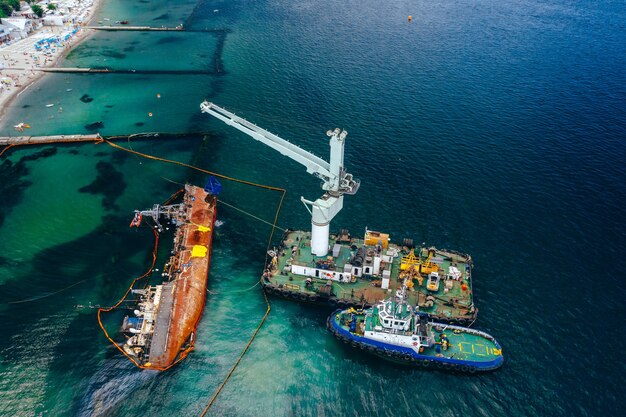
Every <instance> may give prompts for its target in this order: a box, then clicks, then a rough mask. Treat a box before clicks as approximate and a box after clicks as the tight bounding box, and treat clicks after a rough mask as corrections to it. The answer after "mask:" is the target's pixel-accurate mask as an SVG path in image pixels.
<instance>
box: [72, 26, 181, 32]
mask: <svg viewBox="0 0 626 417" xmlns="http://www.w3.org/2000/svg"><path fill="white" fill-rule="evenodd" d="M84 29H93V30H107V31H114V30H126V31H136V32H150V31H154V32H172V31H181V30H183V28H182V27H181V26H178V27H173V28H167V27H150V26H85V27H84Z"/></svg>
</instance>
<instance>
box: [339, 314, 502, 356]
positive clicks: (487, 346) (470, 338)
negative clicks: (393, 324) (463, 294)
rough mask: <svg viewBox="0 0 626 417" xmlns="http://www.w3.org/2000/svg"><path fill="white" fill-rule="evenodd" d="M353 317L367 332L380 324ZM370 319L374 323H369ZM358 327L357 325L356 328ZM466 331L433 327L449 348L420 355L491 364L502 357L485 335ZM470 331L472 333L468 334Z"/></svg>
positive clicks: (434, 333)
mask: <svg viewBox="0 0 626 417" xmlns="http://www.w3.org/2000/svg"><path fill="white" fill-rule="evenodd" d="M355 317H356V318H357V322H359V323H360V322H362V321H363V320H365V321H366V325H365V328H366V329H367V330H372V329H373V328H372V327H371V326H372V325H380V323H379V322H377V317H365V318H364V316H363V315H355ZM372 318H373V319H374V322H372V321H371V319H372ZM332 320H335V322H336V324H337V325H338V326H339V327H341V328H342V329H343V330H345V331H346V332H349V326H348V325H347V324H342V323H340V322H339V320H338V319H337V317H334V318H333V319H332ZM358 327H359V326H358V325H357V328H358ZM466 330H467V331H464V330H461V329H460V328H457V327H456V326H448V325H445V324H442V325H441V326H438V325H435V326H433V328H432V335H433V336H434V339H435V341H439V340H440V338H441V336H444V337H445V338H447V339H448V342H449V347H448V348H447V350H443V349H441V347H439V352H438V351H437V345H434V346H431V347H426V348H424V350H423V352H422V353H421V355H424V356H431V357H441V358H448V359H455V360H459V361H469V362H492V361H494V360H497V359H498V357H500V356H501V355H502V350H501V348H500V346H499V345H498V344H497V342H496V341H495V340H492V339H489V338H486V337H484V336H483V335H486V334H485V333H482V332H479V331H475V330H470V329H466ZM470 331H471V332H473V333H469V332H470ZM355 334H356V335H358V336H361V337H362V336H363V335H362V334H358V333H355ZM488 337H490V336H488Z"/></svg>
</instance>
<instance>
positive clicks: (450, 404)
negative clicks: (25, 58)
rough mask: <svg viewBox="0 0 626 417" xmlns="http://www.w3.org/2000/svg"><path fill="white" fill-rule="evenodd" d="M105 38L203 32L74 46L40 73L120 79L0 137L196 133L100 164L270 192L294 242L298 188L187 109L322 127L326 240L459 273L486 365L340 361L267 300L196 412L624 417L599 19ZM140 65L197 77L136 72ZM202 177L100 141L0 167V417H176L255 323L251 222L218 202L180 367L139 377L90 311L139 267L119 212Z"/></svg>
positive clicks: (319, 322)
mask: <svg viewBox="0 0 626 417" xmlns="http://www.w3.org/2000/svg"><path fill="white" fill-rule="evenodd" d="M215 10H217V11H215ZM408 15H412V16H413V22H412V23H410V24H409V23H408V22H407V16H408ZM104 18H109V19H111V21H115V20H125V19H126V20H129V21H130V23H131V24H136V25H143V24H149V25H158V26H160V25H167V26H175V25H178V24H179V23H181V22H183V23H184V24H185V26H186V27H187V28H190V29H195V30H208V31H205V32H186V33H172V34H162V33H150V34H141V33H110V32H100V33H96V34H95V35H94V36H93V37H92V38H91V39H90V40H88V41H87V42H85V43H84V44H82V45H81V46H79V47H76V48H75V49H74V51H73V52H72V54H70V55H69V56H68V58H67V59H66V60H65V62H63V63H62V64H61V65H63V66H85V67H86V66H90V67H93V66H109V67H111V68H116V69H130V70H132V69H135V70H137V72H138V73H136V74H102V75H76V74H74V75H69V74H54V75H48V76H46V77H45V78H44V79H42V80H41V81H40V82H39V83H37V84H36V85H34V86H32V87H31V89H30V90H29V91H28V92H26V93H24V94H23V95H22V96H21V97H20V99H19V100H17V101H15V102H13V103H12V105H11V107H10V109H9V112H8V114H7V116H6V118H5V119H4V125H3V126H2V127H1V130H2V133H3V134H14V131H13V129H12V126H13V125H14V124H17V123H18V122H21V121H25V122H28V123H29V124H30V125H31V126H32V128H31V129H30V133H32V134H46V133H80V132H87V130H86V128H85V125H88V124H90V123H93V122H96V121H102V122H103V123H104V128H101V129H100V132H101V133H103V134H128V133H133V132H144V131H161V132H165V131H167V132H209V134H208V135H204V136H202V135H196V134H190V135H189V136H187V137H178V138H176V139H172V140H158V139H157V140H145V141H130V142H122V143H121V144H122V145H124V146H130V147H132V148H133V149H135V150H139V151H143V152H147V153H150V154H154V155H160V156H165V157H167V158H171V159H175V160H178V161H182V162H186V163H191V164H194V165H198V166H200V167H202V168H205V169H210V170H213V171H217V172H220V173H223V174H227V175H231V176H234V177H238V178H242V179H247V180H252V181H256V182H260V183H264V184H270V185H275V186H279V187H284V188H286V189H287V191H288V194H287V197H286V199H285V202H284V205H283V209H282V211H281V214H280V218H279V225H280V226H282V227H291V228H308V227H309V216H308V213H307V212H306V211H305V209H304V207H302V204H301V203H300V202H299V197H300V196H301V195H303V196H305V197H307V198H309V199H312V198H316V197H317V196H318V195H319V192H320V189H319V182H318V181H317V180H316V179H314V178H312V177H310V176H309V175H307V174H306V173H305V171H304V169H303V168H302V167H300V166H299V165H297V164H295V163H293V162H291V161H289V160H287V159H285V158H283V157H281V156H280V155H278V154H276V153H274V152H273V151H271V150H269V149H267V148H264V147H263V145H261V144H258V143H256V142H253V141H252V140H251V139H249V138H248V137H246V136H244V135H242V134H239V133H238V132H236V131H234V130H232V129H230V128H228V127H226V126H224V125H222V124H220V123H219V122H217V121H215V120H211V119H210V118H209V116H206V115H201V114H200V113H199V108H198V106H199V103H200V102H201V101H202V100H203V99H205V98H206V99H209V100H212V101H215V102H216V103H218V104H220V105H222V106H225V107H227V108H229V109H231V110H232V111H234V112H236V113H238V114H240V115H242V116H244V117H246V118H248V119H249V120H251V121H254V122H255V123H257V124H258V125H260V126H263V127H265V128H266V129H268V130H270V131H272V132H274V133H276V134H279V135H280V136H282V137H284V138H287V139H289V140H291V141H293V142H294V143H296V144H298V145H300V146H302V147H304V148H306V149H309V150H311V151H313V152H315V153H316V154H318V155H321V156H324V157H326V156H327V151H328V149H327V144H326V143H327V142H326V137H325V134H324V132H325V131H326V129H328V128H334V127H337V126H338V127H342V128H345V129H347V130H348V131H349V135H348V138H347V147H346V165H347V167H348V169H349V171H350V172H352V173H353V174H354V175H355V176H356V177H358V178H360V179H361V180H362V186H361V190H360V191H359V193H358V194H357V195H356V196H353V197H347V198H346V200H345V204H344V210H343V211H342V212H341V213H340V215H339V216H338V217H337V218H336V220H334V222H333V228H334V229H339V228H348V229H350V230H351V231H352V233H354V234H357V233H360V231H361V230H363V229H364V228H365V226H368V227H370V228H372V229H379V230H381V231H385V232H389V233H390V234H391V235H392V237H393V238H395V239H397V240H401V239H402V238H404V237H411V238H414V240H416V241H418V242H421V241H424V242H427V243H428V244H432V245H435V246H438V247H448V248H453V249H457V250H460V251H464V252H468V253H471V254H472V256H473V258H474V261H475V265H476V268H475V269H474V278H475V279H474V294H475V300H476V303H477V306H478V308H479V310H480V313H479V319H478V321H477V322H476V324H475V327H476V328H479V329H481V330H485V331H487V332H489V333H491V334H493V335H494V336H495V337H496V338H497V339H498V341H499V342H500V344H501V345H502V346H503V349H504V355H505V365H504V366H503V368H501V369H500V370H499V371H497V372H495V373H492V374H488V375H480V376H458V375H450V374H444V373H440V372H425V371H422V370H419V369H407V368H403V367H399V366H395V365H390V364H388V363H386V362H382V361H380V360H379V359H377V358H374V357H370V356H367V355H365V354H363V353H361V352H355V351H352V350H350V349H349V348H346V347H345V346H343V345H341V344H339V343H338V342H337V341H336V340H334V339H333V337H332V336H331V335H330V334H329V333H328V332H327V331H326V329H325V319H326V317H327V315H328V314H329V311H328V310H325V309H322V308H317V307H313V306H305V305H299V304H295V303H293V302H288V301H282V300H276V299H272V300H271V301H272V312H271V314H270V316H269V318H268V320H267V322H266V324H265V326H264V327H263V328H262V330H261V332H260V333H259V335H258V337H257V338H256V340H255V342H254V344H253V345H252V347H251V349H250V350H249V352H248V354H247V355H246V356H245V357H244V359H243V360H242V362H241V364H240V365H239V367H238V368H237V370H236V371H235V373H234V374H233V376H232V378H231V379H230V381H229V382H228V384H227V385H226V386H225V388H224V390H223V391H222V393H221V394H220V396H219V397H218V399H217V401H216V402H215V404H214V406H213V408H212V409H211V412H212V414H213V415H227V416H276V415H279V416H282V415H297V416H299V415H311V416H344V415H345V416H354V415H385V416H460V415H465V416H478V415H483V416H510V415H516V416H527V415H528V416H530V415H558V416H572V415H576V416H603V415H624V414H626V406H625V405H624V401H623V399H622V398H621V394H620V392H622V391H623V389H622V388H621V387H622V385H623V382H624V380H625V378H624V374H625V372H626V369H625V368H626V365H625V362H624V360H623V347H624V345H625V343H626V340H625V338H624V336H623V331H624V317H626V315H625V308H624V300H625V299H626V298H625V297H626V286H625V285H624V279H623V273H622V269H623V268H622V264H621V261H622V257H623V255H624V253H626V243H625V237H626V236H625V235H626V230H625V226H624V223H625V218H624V208H623V207H624V203H625V202H626V190H625V187H624V184H625V182H626V169H625V168H624V166H625V165H624V162H623V161H624V160H625V157H626V145H625V144H624V141H625V140H626V110H625V109H626V107H625V106H624V103H626V73H625V72H624V62H626V53H625V50H624V46H623V45H626V30H625V27H624V22H625V21H626V10H625V9H624V5H623V2H619V1H604V2H595V1H590V0H578V1H555V0H543V1H540V0H503V1H495V0H486V1H476V2H463V1H448V2H442V1H435V2H425V1H417V2H415V1H412V2H409V1H398V2H393V3H381V2H375V1H370V0H364V1H359V2H357V1H344V2H332V1H328V0H322V1H284V0H282V1H281V0H274V1H269V0H268V1H243V0H237V1H228V2H225V1H199V2H195V1H183V2H177V5H176V6H171V5H170V4H169V2H165V1H150V2H148V1H139V2H133V3H131V4H130V5H129V4H128V2H123V1H120V0H105V3H104V6H103V7H102V9H101V11H100V13H99V19H100V20H102V19H104ZM155 69H168V70H206V71H207V74H201V75H186V74H176V75H174V74H170V75H162V74H161V75H159V74H144V73H141V70H155ZM68 89H71V91H67V90H68ZM157 94H160V95H161V97H160V98H158V97H157ZM84 95H87V96H88V98H91V99H93V100H92V101H88V100H85V101H88V102H84V101H81V100H80V98H81V97H83V96H84ZM83 98H84V97H83ZM48 103H55V104H56V105H55V106H54V107H52V108H47V107H45V105H46V104H48ZM59 107H62V108H63V112H59V111H58V108H59ZM149 113H152V114H153V116H152V117H150V116H149V115H148V114H149ZM204 179H205V177H204V176H203V175H200V174H197V173H194V172H192V171H191V170H189V169H185V168H182V167H177V166H172V165H165V164H162V163H158V162H155V161H148V160H145V159H140V158H138V157H135V156H132V155H129V154H126V153H122V152H120V151H116V150H114V149H112V148H110V147H108V146H106V145H97V146H96V145H91V144H88V145H82V146H59V147H55V148H53V147H43V148H17V149H15V150H12V151H11V152H10V153H9V154H8V156H7V157H6V158H4V157H3V159H2V160H1V161H0V196H1V197H2V198H1V199H0V332H1V334H2V338H0V415H3V416H4V415H6V416H15V415H18V416H30V415H46V416H47V415H50V416H56V415H81V416H87V415H106V416H137V415H151V416H171V415H197V414H199V412H200V411H201V410H202V409H203V407H204V406H205V405H206V403H207V402H208V400H209V399H210V398H211V396H212V395H213V393H214V392H215V390H216V389H217V387H218V386H219V384H220V383H221V381H222V380H223V378H224V377H225V376H226V374H227V373H228V371H229V369H230V367H231V366H232V364H233V363H234V361H235V360H236V358H237V357H238V355H239V353H240V351H241V349H243V347H244V346H245V344H246V343H247V340H248V338H249V336H250V335H251V334H252V332H253V331H254V329H255V328H256V326H257V324H258V322H259V320H260V319H261V317H262V316H263V314H264V311H265V302H264V299H263V296H262V294H261V292H260V289H259V288H258V286H257V287H253V288H251V287H252V286H253V285H254V284H255V283H256V282H257V280H258V277H259V274H260V272H261V270H262V268H263V260H264V251H265V246H266V243H267V238H268V235H269V232H270V228H269V227H268V226H266V225H264V224H263V223H260V222H258V221H256V220H254V219H252V218H249V217H246V216H243V215H241V213H240V212H238V211H236V210H233V209H231V208H230V207H228V206H226V205H221V206H219V215H218V218H219V219H220V220H223V221H224V222H225V223H224V225H223V226H221V227H220V228H219V229H218V231H217V238H216V241H215V244H214V251H213V258H212V265H211V273H210V277H209V288H210V291H211V294H209V297H208V298H207V307H206V310H205V314H204V317H203V320H202V322H201V325H200V327H199V329H198V340H197V342H196V350H195V351H194V352H193V353H192V354H191V355H190V356H189V357H188V358H187V359H186V360H185V361H184V362H183V363H182V364H180V365H179V366H177V367H176V368H174V369H172V370H171V371H169V372H166V373H162V374H158V373H153V372H145V371H138V370H137V369H136V368H135V367H134V366H133V365H132V364H131V363H130V362H128V361H127V360H126V359H125V358H124V357H122V356H121V354H119V352H117V350H115V349H114V348H113V347H112V346H110V345H109V344H108V342H107V341H106V339H105V338H104V336H103V335H102V334H101V332H100V329H99V328H98V325H97V322H96V318H95V310H94V309H90V308H89V307H88V306H89V305H90V303H91V305H111V304H113V303H115V302H116V301H117V300H118V298H119V297H120V296H121V295H122V294H123V293H124V291H125V289H126V287H127V285H128V284H129V282H130V281H131V279H132V278H133V277H135V276H138V275H140V274H141V273H142V272H143V271H144V270H145V268H146V267H147V264H148V263H149V259H150V251H151V248H152V234H151V232H150V231H149V230H147V229H145V228H144V229H140V230H138V231H136V230H129V228H128V223H129V221H130V219H131V217H132V210H134V209H136V208H143V207H149V206H151V204H153V203H155V202H160V201H163V200H165V199H166V198H167V197H168V196H169V195H170V194H171V193H173V192H174V191H176V189H177V188H178V185H177V184H175V183H178V182H184V181H192V182H196V183H199V184H202V182H203V181H204ZM90 185H91V186H90ZM85 187H86V188H85ZM279 198H280V196H279V195H278V194H277V193H275V192H270V191H263V190H258V189H252V188H250V187H247V186H243V185H237V184H233V183H230V182H224V193H223V196H222V200H223V201H224V202H226V203H229V204H234V205H235V206H237V207H240V208H242V209H244V210H246V211H250V212H253V213H254V214H255V215H257V216H259V217H261V218H264V219H268V220H272V218H273V214H274V210H275V208H276V205H277V204H278V201H279ZM168 240H169V237H166V238H164V239H163V241H164V244H163V245H162V246H161V251H160V255H161V257H160V260H159V264H158V265H157V267H158V268H160V267H161V266H162V263H163V262H164V260H165V257H166V255H167V251H168V248H167V243H168ZM80 306H85V307H80ZM117 319H118V317H115V316H109V317H108V318H107V320H108V321H107V326H108V327H109V328H110V329H115V327H116V326H117V323H118V322H117V321H116V320H117Z"/></svg>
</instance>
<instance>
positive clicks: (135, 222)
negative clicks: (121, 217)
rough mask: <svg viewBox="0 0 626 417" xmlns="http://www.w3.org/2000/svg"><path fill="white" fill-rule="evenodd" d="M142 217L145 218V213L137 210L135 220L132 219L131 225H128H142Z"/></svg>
mask: <svg viewBox="0 0 626 417" xmlns="http://www.w3.org/2000/svg"><path fill="white" fill-rule="evenodd" d="M142 219H143V215H142V214H141V213H140V212H138V211H136V212H135V217H133V220H131V222H130V226H128V227H139V226H140V225H141V220H142Z"/></svg>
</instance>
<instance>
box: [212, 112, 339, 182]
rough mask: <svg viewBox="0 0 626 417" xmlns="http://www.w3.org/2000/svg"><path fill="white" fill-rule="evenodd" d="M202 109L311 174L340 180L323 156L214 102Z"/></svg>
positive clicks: (328, 180)
mask: <svg viewBox="0 0 626 417" xmlns="http://www.w3.org/2000/svg"><path fill="white" fill-rule="evenodd" d="M200 109H201V110H202V112H203V113H207V114H210V115H211V116H213V117H215V118H217V119H220V120H221V121H223V122H224V123H226V124H227V125H230V126H232V127H234V128H235V129H237V130H240V131H241V132H243V133H245V134H247V135H248V136H250V137H252V138H253V139H256V140H258V141H259V142H262V143H264V144H265V145H267V146H269V147H270V148H272V149H274V150H276V151H278V152H280V153H281V154H283V155H285V156H287V157H289V158H291V159H293V160H294V161H296V162H299V163H300V164H302V165H304V166H305V167H306V171H307V172H308V173H309V174H313V175H315V176H317V177H319V178H322V179H323V180H324V181H325V182H330V183H334V182H335V181H337V180H338V178H337V176H336V175H334V174H332V173H331V172H330V164H329V163H328V162H326V161H324V160H323V159H322V158H320V157H318V156H315V155H313V154H312V153H310V152H307V151H305V150H304V149H300V148H299V147H298V146H296V145H294V144H292V143H290V142H288V141H286V140H285V139H282V138H279V137H278V136H276V135H275V134H273V133H271V132H268V131H267V130H265V129H263V128H260V127H258V126H257V125H255V124H253V123H250V122H249V121H247V120H245V119H243V118H241V117H239V116H237V115H236V114H233V113H231V112H229V111H228V110H225V109H223V108H221V107H219V106H217V105H215V104H213V103H210V102H208V101H204V102H203V103H202V104H200Z"/></svg>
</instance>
